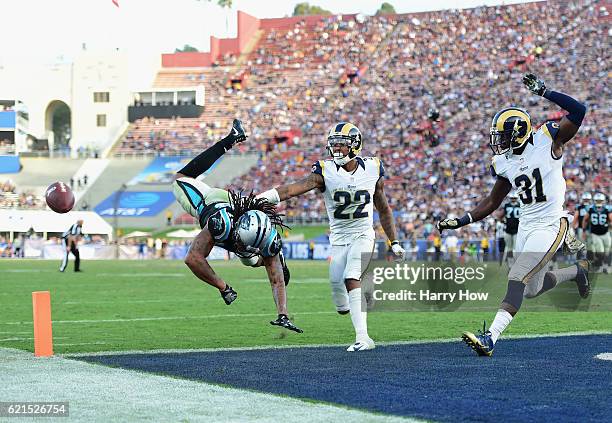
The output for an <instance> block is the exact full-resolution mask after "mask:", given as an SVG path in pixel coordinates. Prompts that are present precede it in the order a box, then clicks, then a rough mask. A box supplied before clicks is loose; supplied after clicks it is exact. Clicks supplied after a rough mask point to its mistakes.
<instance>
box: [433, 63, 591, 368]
mask: <svg viewBox="0 0 612 423" xmlns="http://www.w3.org/2000/svg"><path fill="white" fill-rule="evenodd" d="M523 83H524V84H525V85H526V86H527V88H528V89H529V90H530V91H531V92H532V93H533V94H535V95H538V96H542V97H544V98H546V99H547V100H549V101H551V102H553V103H555V104H557V105H558V106H559V107H561V108H563V109H565V110H566V111H567V112H568V114H567V115H566V116H565V117H563V118H562V119H561V121H560V122H559V123H558V124H557V123H556V122H547V123H545V124H544V125H542V126H541V127H540V129H539V130H538V131H536V132H532V128H531V119H530V117H529V115H528V114H527V112H526V111H525V110H523V109H520V108H517V107H509V108H507V109H503V110H500V111H499V112H497V114H496V115H495V117H494V118H493V122H492V124H491V139H490V144H489V145H490V147H491V149H492V150H493V153H494V157H493V164H492V166H491V173H492V174H493V176H495V177H496V178H497V180H496V182H495V185H494V186H493V189H492V191H491V193H490V194H489V195H488V196H487V197H486V198H485V199H484V200H482V201H481V202H480V203H479V204H478V205H477V206H476V208H474V209H473V210H471V211H470V212H469V213H467V214H465V215H464V216H463V217H461V218H459V219H444V220H442V221H440V222H438V223H437V227H438V229H439V230H440V231H443V230H445V229H458V228H460V227H462V226H465V225H468V224H470V223H473V222H478V221H479V220H482V219H484V218H485V217H487V216H489V215H490V214H491V213H493V212H494V211H495V210H496V209H497V208H498V207H499V205H500V204H501V203H502V201H503V199H504V198H505V197H506V195H507V194H508V193H509V192H510V190H511V189H512V187H513V186H514V187H515V188H516V189H517V192H518V194H519V199H520V223H519V229H518V234H517V237H516V245H515V249H514V251H515V262H514V264H513V265H512V267H511V268H510V272H509V273H508V289H507V292H506V296H505V297H504V299H503V300H502V303H501V305H500V307H499V310H498V312H497V314H496V315H495V319H494V320H493V323H492V324H491V326H490V327H489V329H488V330H484V331H483V332H482V333H481V334H480V335H474V334H473V333H471V332H464V333H463V337H462V338H463V340H464V342H466V343H467V344H468V345H469V346H470V347H472V348H473V349H474V350H475V351H476V353H477V354H478V355H481V356H490V355H492V354H493V349H494V346H495V343H496V342H497V340H498V338H499V336H500V335H501V334H502V332H503V331H504V329H506V327H507V326H508V325H509V324H510V322H511V321H512V319H513V318H514V316H515V315H516V313H517V312H518V311H519V309H520V308H521V304H522V302H523V298H524V297H525V298H533V297H537V296H539V295H541V294H543V293H545V292H547V291H549V290H551V289H553V288H554V287H555V286H557V285H558V284H560V283H563V282H566V281H569V280H575V282H576V284H577V285H578V293H579V294H580V296H581V297H583V298H586V297H587V296H588V294H589V291H590V285H589V280H588V276H587V271H588V266H589V263H588V262H587V261H586V260H583V261H580V260H579V261H577V262H576V263H575V264H574V265H572V266H569V267H566V268H563V269H558V270H556V271H552V272H547V269H546V265H547V263H548V262H549V261H550V260H551V259H552V257H553V256H554V254H555V253H556V251H557V250H558V249H559V248H560V247H561V246H562V245H563V243H564V242H565V244H566V245H567V247H568V249H569V250H570V251H573V252H575V251H577V250H579V249H580V248H584V245H582V243H580V242H579V241H577V240H576V239H575V238H574V237H573V235H571V232H570V231H569V230H568V229H569V223H570V221H569V220H570V219H571V216H570V215H569V214H568V213H567V212H565V211H564V210H563V204H564V201H565V179H564V178H563V172H562V165H563V149H564V147H565V144H567V143H568V142H569V141H570V140H571V139H572V138H573V137H574V135H575V134H576V132H578V128H580V125H581V124H582V120H583V118H584V115H585V112H586V107H585V106H584V105H583V104H582V103H580V102H578V101H576V100H574V99H573V98H571V97H570V96H568V95H566V94H562V93H559V92H556V91H552V90H549V89H547V88H546V86H545V84H544V82H543V81H541V80H540V79H538V78H537V77H536V76H535V75H533V74H527V75H525V76H524V77H523Z"/></svg>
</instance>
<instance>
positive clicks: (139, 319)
mask: <svg viewBox="0 0 612 423" xmlns="http://www.w3.org/2000/svg"><path fill="white" fill-rule="evenodd" d="M312 314H336V312H335V311H304V312H300V313H291V315H292V316H303V315H312ZM265 316H268V317H272V314H270V313H245V314H209V315H207V316H168V317H134V318H131V319H101V320H53V321H52V322H53V324H56V323H118V322H148V321H158V320H205V319H222V318H225V317H265ZM0 324H2V325H32V324H33V323H32V322H4V323H0Z"/></svg>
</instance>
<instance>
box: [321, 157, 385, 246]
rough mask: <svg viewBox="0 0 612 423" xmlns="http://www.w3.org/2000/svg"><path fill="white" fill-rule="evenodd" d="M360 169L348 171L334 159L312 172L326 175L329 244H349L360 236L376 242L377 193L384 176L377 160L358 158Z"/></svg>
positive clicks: (324, 176) (325, 188) (374, 158)
mask: <svg viewBox="0 0 612 423" xmlns="http://www.w3.org/2000/svg"><path fill="white" fill-rule="evenodd" d="M355 160H356V161H357V168H356V169H355V170H354V171H352V172H347V171H346V170H344V169H343V168H342V166H338V165H337V164H336V163H334V161H333V160H319V161H317V162H315V164H314V165H313V166H312V172H313V173H316V174H319V175H321V176H323V180H324V183H325V187H324V191H323V198H324V200H325V208H326V209H327V216H328V217H329V228H330V232H331V234H330V239H329V241H330V244H332V245H347V244H350V243H351V242H352V241H353V240H354V239H355V238H357V237H359V236H367V237H368V238H371V239H374V237H375V235H374V220H373V214H374V207H373V205H374V191H375V190H376V183H377V182H378V179H379V178H380V177H382V176H384V175H385V170H384V167H383V164H382V162H381V161H380V160H379V159H378V158H376V157H356V158H355Z"/></svg>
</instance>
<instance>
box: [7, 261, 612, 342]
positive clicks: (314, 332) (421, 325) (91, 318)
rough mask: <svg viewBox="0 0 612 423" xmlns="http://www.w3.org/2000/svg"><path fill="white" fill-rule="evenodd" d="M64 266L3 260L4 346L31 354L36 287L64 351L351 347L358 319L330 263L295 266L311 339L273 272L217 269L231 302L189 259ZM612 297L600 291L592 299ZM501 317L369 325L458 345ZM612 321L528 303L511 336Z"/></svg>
mask: <svg viewBox="0 0 612 423" xmlns="http://www.w3.org/2000/svg"><path fill="white" fill-rule="evenodd" d="M57 267H58V262H56V261H38V260H2V261H0V275H1V276H0V347H13V348H19V349H24V350H29V351H32V350H33V340H32V336H33V334H32V304H31V293H32V291H38V290H49V291H50V292H51V299H52V318H53V335H54V341H55V352H56V353H75V352H95V351H111V350H113V351H116V350H152V349H171V348H172V349H178V348H211V347H246V346H275V345H289V344H296V345H297V344H346V345H348V344H349V343H351V342H352V341H353V329H352V326H351V321H350V317H349V316H348V315H346V316H340V315H338V314H337V313H336V312H335V309H334V307H333V305H332V302H331V296H330V289H329V283H328V280H327V272H328V264H327V262H312V261H308V262H306V261H294V262H290V267H291V269H292V275H293V278H292V282H291V284H290V285H289V287H288V298H289V310H290V315H291V316H292V317H293V319H294V321H295V323H296V324H297V325H299V326H300V327H301V328H302V329H304V333H303V334H296V333H292V332H287V331H285V330H284V329H280V328H276V327H273V326H271V325H269V324H268V322H269V321H270V320H271V319H272V318H274V317H275V308H274V304H273V300H272V296H271V291H270V286H269V283H268V282H267V278H266V275H265V271H264V270H263V269H251V268H245V267H244V266H242V265H240V264H239V263H238V262H215V263H214V264H213V267H214V268H215V270H216V271H217V273H218V274H220V275H221V277H223V278H224V279H226V280H227V281H228V282H229V283H230V284H231V285H232V286H233V287H234V288H235V289H236V290H237V291H238V294H239V297H238V300H237V301H236V302H235V303H233V304H232V305H231V306H226V305H225V304H224V303H223V302H222V300H221V298H220V296H219V294H218V292H217V291H216V290H215V289H214V288H212V287H210V286H208V285H205V284H203V283H202V282H200V281H199V280H197V279H196V278H195V277H194V276H193V275H192V274H191V273H190V271H189V269H187V267H186V266H185V265H184V264H183V262H182V261H84V263H83V269H84V272H83V273H80V274H79V273H74V272H72V271H71V269H72V263H70V265H69V267H68V270H67V272H66V273H65V274H61V273H59V272H58V271H57ZM503 279H504V276H503V275H502V274H500V280H502V281H503ZM602 282H603V281H602V280H601V279H600V281H599V287H602V286H605V285H607V286H609V277H608V279H606V281H605V285H604V284H603V283H602ZM608 291H610V289H609V288H605V287H604V288H602V289H601V292H602V293H601V294H600V293H598V291H597V290H596V291H595V293H594V298H595V299H598V300H600V301H601V300H602V298H598V297H597V296H598V295H609V294H608ZM607 298H608V297H606V298H605V301H607ZM608 304H609V302H608ZM495 311H496V309H495V308H493V309H491V310H477V311H456V312H437V313H433V312H376V313H370V315H369V317H368V322H369V328H370V335H371V336H372V338H373V339H375V340H376V341H408V340H426V339H442V338H457V339H459V336H460V334H461V332H462V331H463V330H466V329H467V330H474V331H475V330H476V329H478V328H479V327H480V326H481V325H482V321H483V319H486V320H490V319H492V318H493V316H494V313H495ZM611 321H612V312H604V311H589V312H558V311H550V312H529V301H525V302H524V309H523V310H521V313H520V314H519V317H517V318H516V319H515V321H514V322H513V323H512V325H511V326H510V328H509V329H508V331H507V332H506V333H507V334H509V335H523V334H553V333H563V332H580V331H610V329H611V324H610V322H611Z"/></svg>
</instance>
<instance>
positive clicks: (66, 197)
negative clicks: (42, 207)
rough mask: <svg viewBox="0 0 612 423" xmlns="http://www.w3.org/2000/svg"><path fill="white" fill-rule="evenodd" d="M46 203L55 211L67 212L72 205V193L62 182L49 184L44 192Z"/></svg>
mask: <svg viewBox="0 0 612 423" xmlns="http://www.w3.org/2000/svg"><path fill="white" fill-rule="evenodd" d="M45 200H46V201H47V205H48V206H49V207H50V208H51V210H53V211H54V212H56V213H68V212H69V211H70V210H72V207H74V194H73V193H72V190H71V189H70V187H69V186H67V185H66V184H65V183H63V182H55V183H53V184H51V185H49V188H47V192H46V193H45Z"/></svg>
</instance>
